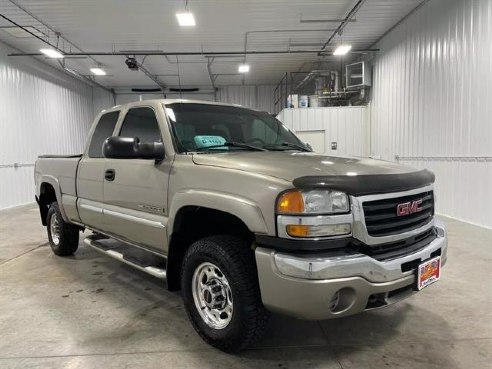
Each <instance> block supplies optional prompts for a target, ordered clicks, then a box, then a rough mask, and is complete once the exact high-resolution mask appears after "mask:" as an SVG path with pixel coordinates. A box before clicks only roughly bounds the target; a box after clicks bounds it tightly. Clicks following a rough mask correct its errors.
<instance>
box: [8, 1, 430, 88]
mask: <svg viewBox="0 0 492 369" xmlns="http://www.w3.org/2000/svg"><path fill="white" fill-rule="evenodd" d="M421 2H422V0H366V1H365V2H364V3H363V5H362V6H361V8H360V9H359V11H358V12H357V14H356V15H355V17H354V18H355V20H356V21H355V22H350V23H348V24H347V26H346V27H345V29H344V32H343V34H342V36H337V37H335V39H334V40H333V43H336V42H340V41H341V40H343V41H344V42H348V43H351V44H353V47H354V48H356V49H364V48H367V47H369V46H370V45H371V44H372V43H373V42H374V41H375V40H377V39H378V38H379V37H380V36H381V35H382V34H383V33H384V32H386V31H387V30H388V29H389V28H391V27H392V26H393V25H394V24H395V23H397V22H398V21H399V20H400V19H401V18H403V17H404V16H405V15H406V14H408V13H409V12H410V11H411V10H412V9H413V8H415V7H416V6H418V5H419V4H420V3H421ZM356 3H357V1H356V0H303V1H299V0H242V1H241V0H189V1H188V6H189V9H190V11H191V12H193V14H194V16H195V19H196V22H197V26H196V27H191V28H182V27H180V26H179V25H178V24H177V21H176V17H175V13H176V12H178V11H183V10H184V6H185V5H184V4H185V2H184V1H183V0H139V1H134V0H84V1H73V0H0V14H2V15H4V16H6V17H8V18H9V19H11V20H13V21H14V22H16V23H18V24H19V25H21V26H24V27H35V29H36V30H37V31H38V32H37V33H36V34H46V35H48V36H49V38H48V40H49V42H51V43H52V44H56V43H57V37H56V34H55V33H54V32H53V31H56V32H59V33H60V35H61V38H60V40H59V41H58V47H60V48H62V49H64V50H65V51H66V52H70V51H71V52H81V51H84V52H112V51H116V52H119V51H128V50H130V51H133V52H136V51H149V50H155V51H163V52H168V53H172V52H197V53H203V54H201V55H195V56H180V57H179V58H178V61H179V68H178V64H177V60H176V56H174V55H171V56H168V57H165V56H162V55H160V56H148V57H146V58H145V60H144V59H143V56H137V60H138V61H139V62H140V63H142V62H143V65H144V68H145V69H146V70H147V71H148V72H149V74H151V75H152V76H153V78H154V79H155V80H157V81H158V83H159V84H160V85H161V86H168V87H176V86H178V85H179V84H181V85H182V86H186V87H190V86H207V87H208V88H210V87H211V79H210V75H209V71H208V69H207V62H208V61H209V60H210V59H207V58H206V55H205V54H206V53H207V52H233V51H235V52H242V51H244V48H245V46H247V50H248V51H252V50H259V51H285V50H289V49H290V50H319V49H320V48H321V46H320V45H322V44H323V43H324V42H325V41H326V40H327V39H328V38H329V37H330V35H331V34H332V33H333V30H334V29H335V28H336V27H337V26H338V25H339V23H335V22H333V23H301V19H341V18H344V17H346V15H347V14H348V12H349V11H350V10H351V9H352V7H353V6H354V5H355V4H356ZM2 27H12V24H11V23H10V22H7V21H5V20H4V19H0V41H4V42H6V43H8V44H9V45H11V46H13V47H15V48H16V49H18V50H19V51H21V52H26V53H36V52H39V49H40V48H42V47H45V46H46V45H43V42H42V41H41V40H39V39H36V38H34V37H18V36H17V37H16V36H15V33H16V32H14V35H13V34H12V32H7V30H5V29H2ZM30 29H31V30H32V28H30ZM272 31H274V32H272ZM20 34H22V32H20ZM24 36H25V35H24ZM64 40H68V41H70V42H71V44H69V43H68V42H64ZM246 41H247V45H246ZM74 45H75V46H74ZM40 58H41V59H43V60H44V61H46V62H47V63H49V64H52V65H54V66H56V67H58V68H60V65H59V62H57V61H52V60H47V59H45V58H43V57H40ZM327 58H328V59H333V57H331V56H330V57H327ZM320 59H321V58H320V57H318V56H317V54H316V53H310V54H265V55H247V56H246V57H244V56H243V55H239V57H227V58H223V57H216V58H214V59H213V61H212V64H211V67H210V70H211V72H212V74H213V75H214V77H215V84H216V85H217V86H221V85H231V84H233V85H236V84H239V83H246V84H274V83H277V82H278V81H279V80H280V78H281V77H282V76H283V75H284V73H285V72H290V71H297V70H298V69H299V68H300V67H301V66H302V65H305V63H306V62H312V61H317V60H320ZM244 60H246V62H247V63H248V64H250V66H251V71H250V72H249V73H248V74H247V75H245V76H244V77H243V76H241V75H237V67H238V64H240V63H241V62H243V61H244ZM124 61H125V57H124V56H93V57H85V58H66V59H65V61H64V63H65V66H66V67H68V68H69V69H72V70H75V71H77V72H78V73H80V74H82V75H87V74H89V68H90V67H92V66H94V65H96V64H98V63H100V64H102V66H103V67H104V68H105V69H106V71H107V73H108V75H107V76H103V77H96V81H97V82H98V83H100V84H102V85H104V86H107V87H114V88H125V87H129V88H131V87H155V86H156V82H155V81H153V80H152V79H151V78H149V76H147V75H146V74H144V73H143V72H142V71H141V70H140V71H137V72H133V71H130V70H128V68H127V67H126V65H125V64H124ZM178 73H179V76H180V78H179V79H178V76H177V75H178Z"/></svg>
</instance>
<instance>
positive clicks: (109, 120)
mask: <svg viewBox="0 0 492 369" xmlns="http://www.w3.org/2000/svg"><path fill="white" fill-rule="evenodd" d="M119 115H120V112H119V111H112V112H110V113H106V114H103V115H102V116H101V118H100V119H99V122H97V126H96V129H95V130H94V134H93V135H92V140H91V144H90V146H89V157H90V158H102V157H103V153H102V146H103V143H104V141H105V140H106V138H108V137H111V136H112V135H113V131H114V127H115V126H116V122H117V121H118V117H119Z"/></svg>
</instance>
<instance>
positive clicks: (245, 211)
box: [168, 189, 268, 237]
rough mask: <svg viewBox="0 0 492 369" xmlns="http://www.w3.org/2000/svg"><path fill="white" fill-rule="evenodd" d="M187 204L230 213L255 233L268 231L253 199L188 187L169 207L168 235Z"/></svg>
mask: <svg viewBox="0 0 492 369" xmlns="http://www.w3.org/2000/svg"><path fill="white" fill-rule="evenodd" d="M185 206H200V207H204V208H209V209H214V210H219V211H223V212H225V213H229V214H231V215H234V216H236V217H237V218H239V219H240V220H241V221H243V223H244V224H245V225H246V227H248V229H249V230H250V231H251V232H253V233H264V234H266V233H268V228H267V224H266V221H265V218H264V217H263V213H262V212H261V209H260V207H259V206H258V205H257V204H256V203H254V202H253V201H251V200H249V199H246V198H244V197H240V196H237V195H233V194H230V193H225V192H216V191H209V190H196V189H188V190H183V191H180V192H178V193H176V194H175V195H174V197H173V199H172V204H171V206H170V209H169V222H168V236H169V237H170V236H171V234H172V233H173V229H174V221H175V219H176V215H177V214H178V212H179V210H180V209H182V208H183V207H185Z"/></svg>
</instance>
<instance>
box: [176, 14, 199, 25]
mask: <svg viewBox="0 0 492 369" xmlns="http://www.w3.org/2000/svg"><path fill="white" fill-rule="evenodd" d="M176 18H178V23H179V25H180V26H181V27H193V26H196V23H195V17H194V16H193V13H190V12H186V13H176Z"/></svg>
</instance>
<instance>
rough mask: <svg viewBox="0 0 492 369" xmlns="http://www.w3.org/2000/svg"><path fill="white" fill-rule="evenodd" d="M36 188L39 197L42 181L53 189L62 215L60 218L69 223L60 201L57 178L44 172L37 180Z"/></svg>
mask: <svg viewBox="0 0 492 369" xmlns="http://www.w3.org/2000/svg"><path fill="white" fill-rule="evenodd" d="M38 183H39V184H38V188H37V189H36V192H37V194H38V195H39V197H41V186H42V185H43V183H47V184H49V185H51V187H53V189H54V190H55V196H56V202H58V205H59V206H58V207H59V209H60V213H61V215H62V218H63V220H64V221H65V222H67V223H69V219H68V217H67V215H66V214H65V209H64V208H63V203H62V192H61V188H60V183H59V182H58V179H57V178H56V177H54V176H52V175H49V174H44V175H42V176H41V178H40V179H39V182H38Z"/></svg>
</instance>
